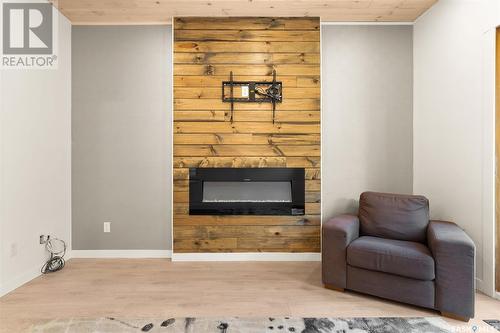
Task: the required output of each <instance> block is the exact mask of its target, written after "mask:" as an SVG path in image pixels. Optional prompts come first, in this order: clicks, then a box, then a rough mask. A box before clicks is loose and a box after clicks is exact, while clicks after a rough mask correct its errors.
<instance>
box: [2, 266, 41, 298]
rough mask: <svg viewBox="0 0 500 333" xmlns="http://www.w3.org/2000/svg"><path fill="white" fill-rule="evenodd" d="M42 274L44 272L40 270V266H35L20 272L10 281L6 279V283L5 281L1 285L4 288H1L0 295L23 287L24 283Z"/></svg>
mask: <svg viewBox="0 0 500 333" xmlns="http://www.w3.org/2000/svg"><path fill="white" fill-rule="evenodd" d="M40 275H42V273H41V272H40V267H34V268H33V269H31V270H28V271H25V272H24V273H22V274H19V275H17V276H15V277H14V278H12V279H10V280H8V281H5V283H3V284H2V286H1V287H2V288H1V289H0V297H2V296H4V295H6V294H8V293H10V292H11V291H13V290H15V289H17V288H19V287H21V286H22V285H23V284H25V283H28V282H30V281H31V280H33V279H34V278H37V277H39V276H40Z"/></svg>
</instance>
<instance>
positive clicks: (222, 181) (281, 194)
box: [189, 168, 304, 215]
mask: <svg viewBox="0 0 500 333" xmlns="http://www.w3.org/2000/svg"><path fill="white" fill-rule="evenodd" d="M189 213H190V214H191V215H303V214H304V169H301V168H191V169H190V172H189Z"/></svg>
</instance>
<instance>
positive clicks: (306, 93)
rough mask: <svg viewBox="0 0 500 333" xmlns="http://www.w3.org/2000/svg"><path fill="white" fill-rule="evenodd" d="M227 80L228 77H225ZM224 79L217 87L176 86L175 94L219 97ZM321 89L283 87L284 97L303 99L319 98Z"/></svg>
mask: <svg viewBox="0 0 500 333" xmlns="http://www.w3.org/2000/svg"><path fill="white" fill-rule="evenodd" d="M223 80H226V79H223ZM221 83H222V80H221V81H219V85H218V86H217V87H175V88H174V96H175V98H179V99H218V98H221V97H222V89H221ZM239 91H240V90H238V89H237V87H235V89H234V96H236V97H239V96H240V95H241V93H239ZM320 93H321V90H320V88H319V86H318V87H312V88H311V87H309V88H290V87H286V86H284V87H283V98H291V99H302V98H304V97H307V98H312V99H319V97H320ZM225 95H226V97H229V89H226V91H225Z"/></svg>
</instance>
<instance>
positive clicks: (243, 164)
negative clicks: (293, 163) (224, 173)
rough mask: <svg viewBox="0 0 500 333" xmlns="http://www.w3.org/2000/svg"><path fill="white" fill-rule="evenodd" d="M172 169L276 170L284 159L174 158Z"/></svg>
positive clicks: (283, 164) (283, 162)
mask: <svg viewBox="0 0 500 333" xmlns="http://www.w3.org/2000/svg"><path fill="white" fill-rule="evenodd" d="M173 165H174V168H265V167H267V168H271V167H274V168H278V167H285V166H286V158H285V157H259V156H258V157H248V156H247V157H174V159H173Z"/></svg>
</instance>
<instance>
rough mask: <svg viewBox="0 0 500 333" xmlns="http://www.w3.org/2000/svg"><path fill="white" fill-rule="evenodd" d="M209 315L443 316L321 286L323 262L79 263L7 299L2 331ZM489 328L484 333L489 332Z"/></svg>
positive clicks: (488, 315)
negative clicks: (65, 321) (63, 321)
mask: <svg viewBox="0 0 500 333" xmlns="http://www.w3.org/2000/svg"><path fill="white" fill-rule="evenodd" d="M105 316H114V317H123V318H127V317H128V318H132V317H133V318H167V317H186V316H193V317H202V316H205V317H207V316H218V317H221V316H226V317H227V316H247V317H259V316H260V317H262V316H276V317H278V316H295V317H307V316H310V317H311V316H312V317H318V316H328V317H363V316H365V317H369V316H383V317H387V316H405V317H406V316H439V314H438V313H437V312H435V311H430V310H425V309H420V308H416V307H412V306H407V305H402V304H400V303H396V302H390V301H385V300H382V299H379V298H375V297H370V296H365V295H362V294H358V293H354V292H344V293H341V292H337V291H332V290H327V289H324V288H323V287H322V285H321V267H320V263H319V262H205V263H193V262H175V263H173V262H170V261H169V260H166V259H72V260H70V261H69V262H68V263H67V266H66V267H65V268H64V270H62V271H60V272H58V273H54V274H51V275H45V276H41V277H39V278H37V279H35V280H33V281H31V282H30V283H28V284H26V285H24V286H22V287H21V288H18V289H17V290H15V291H13V292H11V293H10V294H8V295H6V296H4V297H2V298H0V327H1V332H21V331H23V330H24V329H25V328H27V327H29V326H30V325H31V324H33V323H37V322H40V321H44V320H48V319H54V318H75V317H77V318H82V317H86V318H99V317H105ZM482 319H500V301H497V300H494V299H492V298H489V297H487V296H485V295H482V294H477V300H476V319H474V320H472V321H471V322H469V323H467V324H465V323H462V322H458V321H454V320H450V319H447V320H448V321H449V322H450V323H452V324H454V325H457V326H460V327H462V329H464V330H462V331H463V332H470V331H471V330H470V328H471V327H472V325H479V326H484V324H483V323H482V322H481V320H482ZM484 327H486V326H484ZM483 331H484V330H483Z"/></svg>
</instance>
